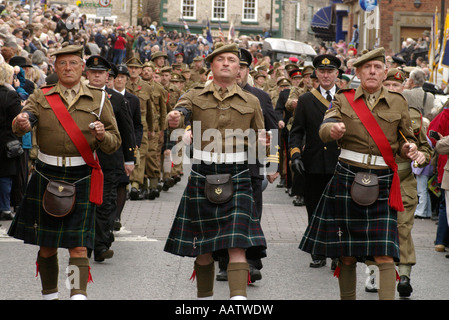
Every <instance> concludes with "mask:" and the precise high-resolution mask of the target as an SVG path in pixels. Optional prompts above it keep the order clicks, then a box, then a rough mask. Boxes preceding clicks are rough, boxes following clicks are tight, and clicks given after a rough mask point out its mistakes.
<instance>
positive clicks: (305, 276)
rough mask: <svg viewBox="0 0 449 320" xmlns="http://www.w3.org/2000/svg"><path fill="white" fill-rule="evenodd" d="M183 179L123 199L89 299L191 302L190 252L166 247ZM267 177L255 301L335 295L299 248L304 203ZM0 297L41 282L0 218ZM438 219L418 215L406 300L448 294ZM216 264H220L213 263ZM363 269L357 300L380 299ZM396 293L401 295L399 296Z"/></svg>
mask: <svg viewBox="0 0 449 320" xmlns="http://www.w3.org/2000/svg"><path fill="white" fill-rule="evenodd" d="M184 170H185V171H184V172H186V175H184V177H183V178H182V180H181V182H179V183H178V184H177V185H175V186H174V187H173V188H171V189H170V190H168V191H167V192H162V193H161V195H160V197H159V198H157V199H156V200H152V201H150V200H143V201H127V203H126V205H125V208H124V211H123V213H122V224H123V227H122V229H121V230H120V231H118V232H116V241H115V242H114V243H113V245H112V248H111V249H113V250H114V257H113V258H112V259H109V260H106V261H104V262H102V263H98V262H94V261H93V259H92V260H91V273H92V276H93V281H94V282H93V283H90V284H89V285H88V298H89V300H160V301H164V300H165V301H168V300H171V301H179V302H180V301H188V300H190V301H193V300H195V299H196V296H195V294H196V284H195V282H192V281H191V280H189V278H190V276H191V274H192V271H193V259H192V258H187V257H185V258H182V257H178V256H174V255H171V254H168V253H166V252H164V251H163V248H164V244H165V239H166V237H167V235H168V232H169V230H170V227H171V224H172V221H173V218H174V216H175V213H176V210H177V206H178V204H179V200H180V198H181V195H182V192H183V191H184V188H185V185H186V181H187V177H188V172H189V168H188V167H185V168H184ZM278 182H279V180H277V181H276V182H275V183H274V184H271V185H269V186H268V187H267V189H266V190H265V191H264V193H263V196H264V208H263V215H262V228H263V231H264V234H265V237H266V240H267V243H268V249H267V255H268V256H267V258H265V259H263V264H264V267H263V269H262V279H261V280H260V281H256V282H254V283H253V284H250V285H248V290H247V294H248V298H249V300H252V301H284V300H288V301H292V300H308V301H316V300H319V301H321V300H338V299H339V289H338V281H337V279H336V278H335V277H333V272H332V270H331V269H330V259H328V260H327V265H326V266H324V267H322V268H319V269H313V268H310V267H309V263H310V256H309V254H306V253H305V252H303V251H301V250H299V249H298V245H299V243H300V241H301V238H302V235H303V233H304V231H305V229H306V226H307V213H306V209H305V207H295V206H293V204H292V200H293V198H292V197H289V196H288V194H287V193H286V192H285V190H284V189H283V188H277V187H276V184H277V183H278ZM0 224H1V226H0V266H1V272H0V288H1V289H0V300H40V299H41V294H40V290H41V286H40V280H39V278H38V277H35V273H36V269H35V260H36V254H37V250H38V249H37V247H35V246H31V245H24V244H23V242H22V241H18V240H16V239H12V238H10V237H8V236H7V235H6V231H7V229H8V228H9V225H10V222H8V221H0ZM436 229H437V225H436V222H435V221H432V220H430V219H427V220H415V224H414V228H413V231H412V235H413V239H414V243H415V247H416V255H417V264H416V265H415V266H414V267H413V271H412V282H411V283H412V286H413V289H414V291H413V293H412V296H411V298H410V299H406V300H413V301H415V300H447V299H449V291H448V288H449V259H447V258H445V253H441V252H435V250H434V239H435V234H436ZM58 254H59V266H60V274H59V277H60V279H59V288H60V299H61V300H67V299H68V298H69V290H68V289H66V288H65V286H64V284H65V281H66V273H65V269H66V267H67V262H68V252H67V250H64V249H60V250H59V251H58ZM217 271H218V270H217ZM366 272H367V268H366V266H365V265H363V264H360V263H359V264H358V266H357V299H359V300H377V299H378V296H377V294H375V293H367V292H365V290H364V285H365V280H366V278H367V273H366ZM214 298H215V299H216V300H228V299H229V288H228V284H227V282H219V281H216V282H215V288H214ZM396 298H397V299H399V297H398V295H397V297H396Z"/></svg>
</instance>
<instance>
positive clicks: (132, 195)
mask: <svg viewBox="0 0 449 320" xmlns="http://www.w3.org/2000/svg"><path fill="white" fill-rule="evenodd" d="M140 196H141V195H140V192H139V190H137V188H134V187H132V188H131V191H130V192H129V199H131V200H139V197H140Z"/></svg>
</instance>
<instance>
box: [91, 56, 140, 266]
mask: <svg viewBox="0 0 449 320" xmlns="http://www.w3.org/2000/svg"><path fill="white" fill-rule="evenodd" d="M86 69H87V73H86V76H87V79H88V80H89V85H91V86H93V87H97V88H105V84H106V81H107V80H108V77H109V70H110V69H111V64H110V63H109V62H108V61H107V60H106V59H104V58H103V57H101V56H91V57H90V58H89V59H87V61H86ZM105 90H106V96H105V99H109V100H110V102H111V105H112V108H113V110H114V115H115V118H116V121H117V126H118V129H119V131H120V136H121V138H122V145H121V147H120V148H119V149H118V150H117V151H116V152H114V153H112V154H106V153H104V152H102V151H101V150H98V151H97V155H98V158H99V160H100V165H101V169H102V171H103V175H104V187H103V203H102V204H101V205H100V206H98V207H97V209H96V215H95V247H94V259H95V261H99V262H101V261H104V259H109V258H112V256H113V254H114V251H112V250H111V249H110V247H111V244H112V242H113V241H114V235H113V233H112V228H113V223H114V218H115V212H116V209H117V202H116V201H117V185H118V183H119V180H120V177H121V176H122V174H123V172H124V170H125V167H124V164H125V163H126V164H127V167H126V172H127V173H128V174H129V173H130V172H131V171H132V169H133V166H134V162H135V156H134V149H135V146H136V142H135V136H134V128H133V124H132V121H131V116H130V113H129V111H128V107H127V105H126V103H125V99H124V98H123V96H122V95H120V94H119V93H117V92H115V91H114V90H111V89H109V88H106V89H105Z"/></svg>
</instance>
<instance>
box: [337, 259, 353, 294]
mask: <svg viewBox="0 0 449 320" xmlns="http://www.w3.org/2000/svg"><path fill="white" fill-rule="evenodd" d="M338 266H339V268H340V275H339V277H338V284H339V286H340V299H341V300H355V299H356V286H357V273H356V266H357V264H356V263H354V264H351V265H346V264H344V263H342V262H341V261H340V262H338Z"/></svg>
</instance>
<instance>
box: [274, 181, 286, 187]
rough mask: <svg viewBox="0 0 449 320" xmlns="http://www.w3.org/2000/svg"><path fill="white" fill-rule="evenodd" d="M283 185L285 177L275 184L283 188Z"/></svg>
mask: <svg viewBox="0 0 449 320" xmlns="http://www.w3.org/2000/svg"><path fill="white" fill-rule="evenodd" d="M283 187H285V179H281V181H279V183H278V184H277V185H276V188H283Z"/></svg>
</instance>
